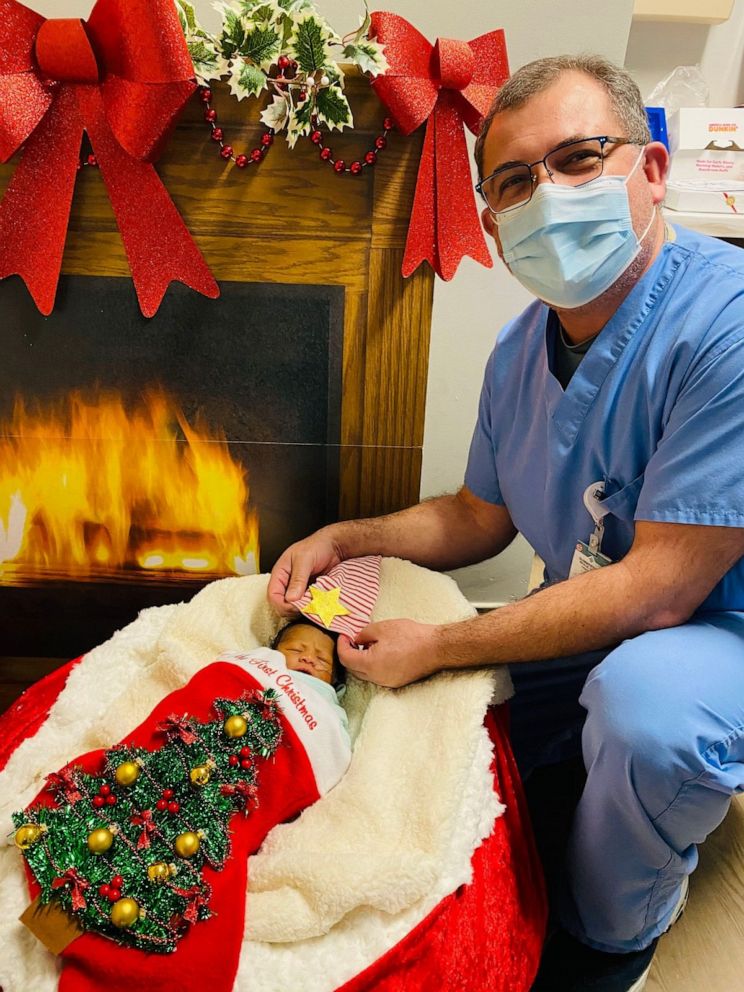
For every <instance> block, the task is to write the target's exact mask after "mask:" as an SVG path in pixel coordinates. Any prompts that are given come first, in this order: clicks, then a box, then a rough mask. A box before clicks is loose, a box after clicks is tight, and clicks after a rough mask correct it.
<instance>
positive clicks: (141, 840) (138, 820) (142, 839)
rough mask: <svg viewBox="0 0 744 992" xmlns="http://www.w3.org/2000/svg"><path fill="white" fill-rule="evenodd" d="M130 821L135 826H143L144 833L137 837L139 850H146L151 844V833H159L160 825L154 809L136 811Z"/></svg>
mask: <svg viewBox="0 0 744 992" xmlns="http://www.w3.org/2000/svg"><path fill="white" fill-rule="evenodd" d="M129 822H130V823H132V824H133V825H134V826H135V827H142V833H141V834H140V835H139V837H138V838H137V850H138V851H145V850H147V848H148V847H149V846H150V835H151V834H154V833H157V830H158V825H157V823H155V818H154V817H153V815H152V810H150V809H143V810H142V812H141V813H134V814H133V815H132V816H131V817H130V821H129Z"/></svg>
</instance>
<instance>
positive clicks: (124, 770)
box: [114, 761, 140, 785]
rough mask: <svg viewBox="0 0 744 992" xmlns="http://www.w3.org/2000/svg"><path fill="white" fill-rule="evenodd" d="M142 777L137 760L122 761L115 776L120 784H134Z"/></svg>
mask: <svg viewBox="0 0 744 992" xmlns="http://www.w3.org/2000/svg"><path fill="white" fill-rule="evenodd" d="M139 777H140V766H139V765H138V764H137V762H136V761H122V763H121V764H120V765H119V766H118V768H117V769H116V771H115V772H114V778H115V779H116V781H117V783H118V784H119V785H134V783H135V782H136V781H137V779H138V778H139Z"/></svg>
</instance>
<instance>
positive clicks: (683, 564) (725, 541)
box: [339, 521, 744, 686]
mask: <svg viewBox="0 0 744 992" xmlns="http://www.w3.org/2000/svg"><path fill="white" fill-rule="evenodd" d="M742 555H744V529H742V528H736V527H709V526H697V525H688V524H665V523H650V522H643V521H639V522H638V523H637V524H636V535H635V540H634V542H633V545H632V547H631V549H630V551H629V552H628V554H627V555H626V556H625V558H623V559H622V561H619V562H616V563H615V564H613V565H608V566H606V567H605V568H601V569H597V570H595V571H592V572H586V573H584V574H583V575H579V576H576V577H575V578H573V579H569V580H567V581H565V582H560V583H557V584H556V585H554V586H549V587H548V588H546V589H543V590H541V591H540V592H538V593H536V594H535V595H533V596H528V597H527V598H526V599H523V600H521V601H520V602H518V603H513V604H511V605H509V606H504V607H501V608H499V609H497V610H494V611H493V612H491V613H488V614H485V615H484V616H481V617H476V618H474V619H472V620H466V621H464V622H461V623H456V624H448V625H444V626H439V627H437V626H427V625H424V624H417V623H413V622H412V621H407V620H403V621H399V620H392V621H386V622H383V623H378V624H372V625H371V626H369V627H367V628H366V629H365V630H364V631H362V634H361V635H360V637H359V638H358V641H359V643H361V644H366V645H367V648H366V650H365V651H357V650H356V649H355V648H351V647H350V645H349V643H348V640H344V639H343V638H342V639H341V641H340V642H339V655H340V657H341V661H342V663H343V664H344V665H345V666H346V668H348V669H349V670H350V671H351V672H353V674H355V675H357V676H358V677H359V678H363V679H367V680H369V681H372V682H377V683H378V684H380V685H387V686H400V685H406V684H408V683H409V682H413V681H415V680H416V679H419V678H423V677H425V676H426V675H430V674H432V673H433V672H435V671H439V670H440V669H442V668H468V667H478V666H483V665H491V664H501V663H506V662H520V661H540V660H546V659H550V658H558V657H562V656H566V655H571V654H579V653H581V652H584V651H591V650H594V649H598V648H606V647H611V646H612V645H614V644H618V643H619V642H620V641H623V640H625V639H626V638H628V637H634V636H636V635H638V634H641V633H643V632H645V631H648V630H657V629H660V628H664V627H674V626H677V625H678V624H682V623H685V622H686V621H687V620H688V619H689V618H690V616H691V615H692V614H693V612H694V611H695V610H696V609H697V607H698V606H699V605H700V604H701V603H702V602H703V600H704V599H705V598H706V597H707V596H708V594H709V593H710V591H711V590H712V589H713V587H714V586H715V585H716V584H717V583H718V582H719V580H720V579H721V578H722V577H723V575H724V574H725V573H726V572H727V571H728V570H729V569H730V568H731V567H732V566H733V565H734V564H736V562H737V561H738V560H739V559H740V558H741V557H742Z"/></svg>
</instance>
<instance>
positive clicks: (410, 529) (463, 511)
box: [268, 486, 517, 614]
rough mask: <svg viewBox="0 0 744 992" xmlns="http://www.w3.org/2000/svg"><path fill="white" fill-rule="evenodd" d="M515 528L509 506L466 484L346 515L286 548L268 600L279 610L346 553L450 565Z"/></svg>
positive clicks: (469, 559)
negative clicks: (367, 513) (379, 511)
mask: <svg viewBox="0 0 744 992" xmlns="http://www.w3.org/2000/svg"><path fill="white" fill-rule="evenodd" d="M516 533H517V531H516V528H515V527H514V524H513V523H512V520H511V517H510V516H509V512H508V510H507V509H506V507H505V506H501V505H496V504H494V503H487V502H486V501H485V500H482V499H479V498H478V497H477V496H475V495H474V494H473V493H472V492H470V490H469V489H467V488H466V487H465V486H463V487H462V489H460V491H459V492H458V493H455V494H454V495H447V496H438V497H436V498H435V499H430V500H426V501H425V502H423V503H419V504H417V505H416V506H412V507H409V508H408V509H407V510H401V511H400V512H399V513H391V514H388V515H387V516H384V517H373V518H371V519H368V520H346V521H341V522H340V523H336V524H331V525H330V526H328V527H324V528H323V529H322V530H319V531H317V532H316V533H315V534H312V535H311V536H310V537H308V538H306V539H305V540H304V541H299V542H298V543H297V544H293V545H292V546H291V547H289V548H287V550H286V551H285V552H284V554H283V555H282V556H281V558H279V560H278V561H277V563H276V565H275V566H274V568H273V570H272V573H271V579H270V581H269V589H268V597H269V602H270V603H271V605H272V606H274V608H275V609H277V610H278V611H279V612H280V613H285V614H286V613H288V612H291V610H292V608H291V607H290V606H289V605H288V603H289V602H291V601H292V600H296V599H299V598H300V597H301V596H302V595H303V593H304V592H305V590H306V589H307V585H308V581H309V580H310V579H311V577H313V576H315V575H319V574H321V573H322V572H325V571H327V570H328V569H329V568H332V567H333V566H334V565H337V564H338V563H339V562H341V561H345V560H346V559H347V558H359V557H361V556H362V555H372V554H379V555H393V556H395V557H397V558H408V559H409V560H410V561H413V562H415V563H416V564H418V565H425V566H427V567H428V568H435V569H448V568H459V567H460V566H462V565H470V564H472V563H473V562H477V561H483V560H484V559H485V558H491V557H493V555H496V554H498V553H499V552H500V551H503V549H504V548H505V547H506V546H507V545H508V544H510V543H511V541H512V540H513V539H514V536H515V535H516Z"/></svg>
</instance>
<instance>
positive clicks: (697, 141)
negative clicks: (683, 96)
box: [668, 107, 744, 183]
mask: <svg viewBox="0 0 744 992" xmlns="http://www.w3.org/2000/svg"><path fill="white" fill-rule="evenodd" d="M668 127H669V147H670V150H671V153H672V165H671V169H670V172H669V178H670V180H672V181H674V180H677V179H681V180H690V179H697V180H711V181H722V182H728V183H731V182H734V183H742V182H744V108H741V107H739V108H732V107H683V108H682V109H681V110H678V111H677V113H676V114H673V115H672V117H671V118H670V120H669V121H668Z"/></svg>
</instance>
